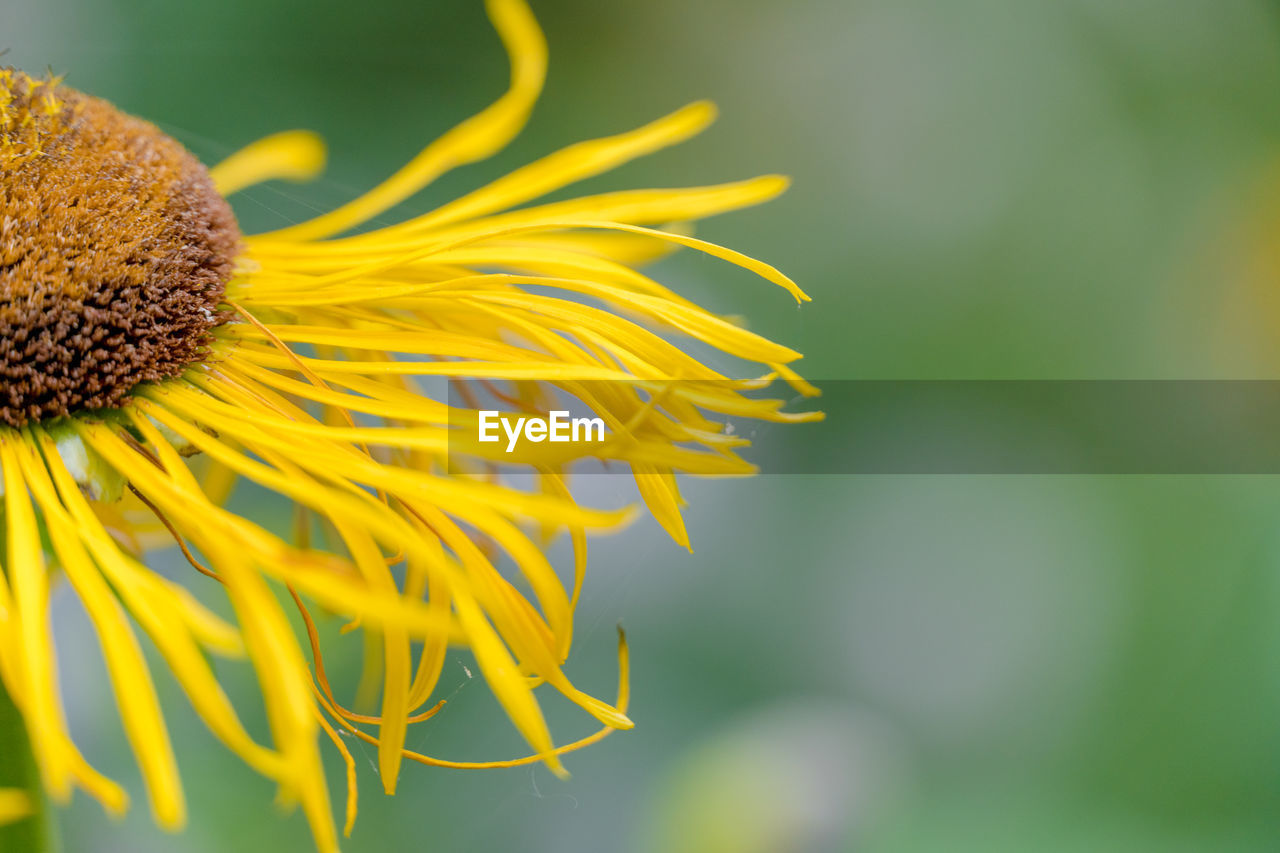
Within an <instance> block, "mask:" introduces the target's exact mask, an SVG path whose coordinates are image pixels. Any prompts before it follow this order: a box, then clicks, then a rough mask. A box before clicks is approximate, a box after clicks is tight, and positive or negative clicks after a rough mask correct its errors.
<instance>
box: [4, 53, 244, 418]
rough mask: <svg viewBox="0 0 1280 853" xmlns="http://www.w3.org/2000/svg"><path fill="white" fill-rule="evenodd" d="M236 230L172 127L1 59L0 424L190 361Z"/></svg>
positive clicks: (102, 403)
mask: <svg viewBox="0 0 1280 853" xmlns="http://www.w3.org/2000/svg"><path fill="white" fill-rule="evenodd" d="M239 243H240V231H239V228H238V227H237V225H236V221H235V218H234V217H233V215H232V213H231V209H230V208H229V207H228V205H227V203H226V202H225V201H224V200H223V198H222V197H221V196H220V195H219V194H218V193H217V191H216V190H215V189H214V186H213V183H212V182H211V181H210V179H209V175H208V173H207V172H206V170H205V168H204V166H203V165H201V164H200V162H199V161H198V160H196V159H195V158H194V157H193V156H192V155H191V154H189V153H188V152H187V151H186V149H184V148H183V147H182V146H181V145H180V144H179V143H178V142H176V141H174V140H173V139H171V138H170V137H168V136H166V135H164V134H163V133H161V132H160V131H159V130H158V129H157V128H156V127H155V126H154V125H152V124H149V123H148V122H145V121H141V120H139V119H136V118H132V117H130V116H127V115H125V114H123V113H121V112H119V111H118V110H116V109H115V108H114V107H113V106H111V105H110V104H108V103H107V102H106V101H102V100H99V99H97V98H92V97H89V96H88V95H84V94H81V93H79V92H76V91H74V90H72V89H68V88H66V87H63V86H60V85H58V83H57V81H56V80H37V79H35V78H32V77H30V76H28V75H26V74H23V73H22V72H19V71H14V70H12V69H0V423H4V424H8V425H10V426H22V425H23V424H25V423H28V422H31V421H41V420H45V419H48V418H53V417H59V416H62V415H67V414H72V413H75V412H79V411H85V410H93V409H104V408H112V407H116V406H120V405H121V404H123V403H125V402H127V401H128V399H129V392H130V391H131V390H133V388H135V387H136V386H137V385H138V384H139V383H142V382H153V381H157V380H161V379H166V378H170V377H173V376H177V375H178V374H180V373H181V372H182V370H183V369H184V368H185V367H186V366H187V365H189V364H191V363H192V362H195V361H198V360H200V359H201V358H202V357H203V356H204V355H205V353H206V350H207V344H208V341H209V331H210V330H211V329H212V328H213V327H214V326H217V325H218V324H219V323H221V322H223V321H224V320H225V319H226V314H225V313H224V312H222V311H220V310H219V307H218V306H219V302H220V301H221V299H222V294H223V290H224V288H225V286H226V284H227V281H228V279H229V278H230V277H231V273H232V268H233V265H234V260H235V255H236V252H237V249H238V247H239Z"/></svg>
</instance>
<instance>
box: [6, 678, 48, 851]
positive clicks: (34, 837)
mask: <svg viewBox="0 0 1280 853" xmlns="http://www.w3.org/2000/svg"><path fill="white" fill-rule="evenodd" d="M0 788H21V789H22V790H24V791H26V792H27V794H28V795H29V796H30V797H31V800H32V802H33V803H34V804H35V813H34V814H32V815H31V816H30V817H28V818H25V819H23V820H20V821H17V822H16V823H11V824H9V825H8V826H0V850H5V851H8V850H14V851H19V850H20V851H23V853H54V851H56V850H57V849H58V844H57V840H56V837H55V835H54V832H53V826H52V824H51V822H50V815H49V813H48V809H47V808H46V805H45V799H44V789H43V788H42V787H41V785H40V772H39V770H37V769H36V762H35V756H34V755H32V753H31V742H30V741H29V740H28V739H27V727H26V726H25V725H24V724H23V722H22V715H21V714H19V713H18V709H17V708H15V707H14V705H13V702H12V701H11V700H10V699H9V694H8V693H6V692H5V689H4V684H2V683H0Z"/></svg>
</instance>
